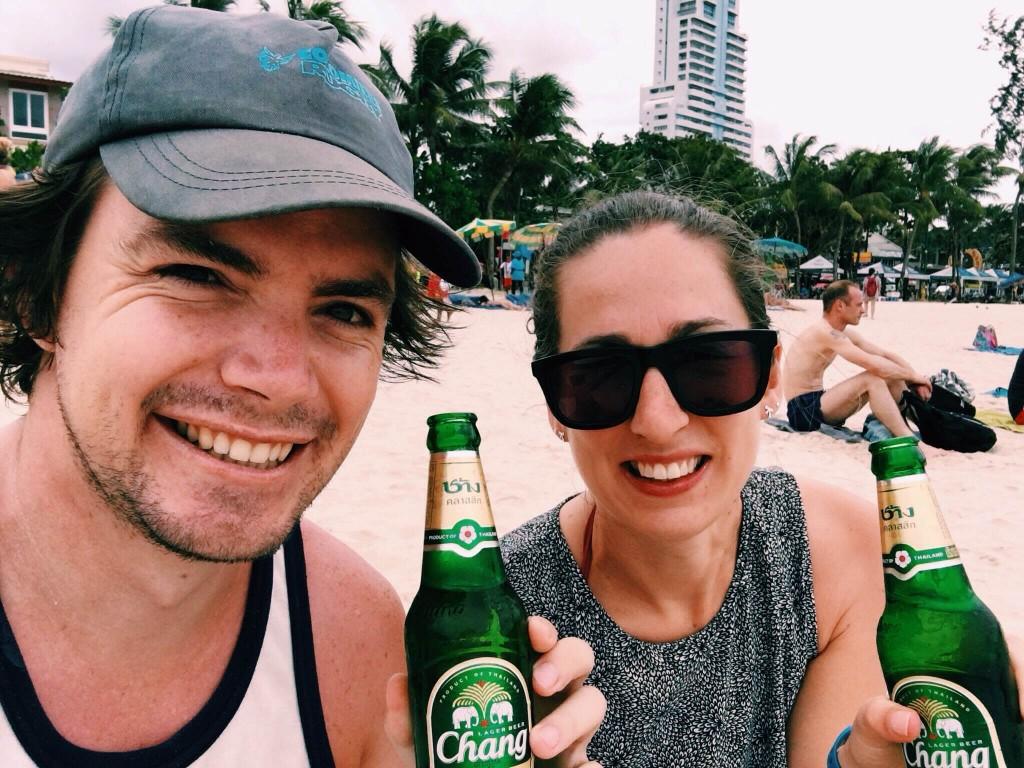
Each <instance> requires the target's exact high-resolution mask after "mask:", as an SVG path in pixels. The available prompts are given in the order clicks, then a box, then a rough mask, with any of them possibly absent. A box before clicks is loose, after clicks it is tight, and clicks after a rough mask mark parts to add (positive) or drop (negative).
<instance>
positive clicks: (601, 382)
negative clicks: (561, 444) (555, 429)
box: [544, 354, 635, 429]
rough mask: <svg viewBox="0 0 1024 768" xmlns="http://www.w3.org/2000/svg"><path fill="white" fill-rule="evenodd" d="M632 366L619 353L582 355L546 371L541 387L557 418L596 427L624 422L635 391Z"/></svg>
mask: <svg viewBox="0 0 1024 768" xmlns="http://www.w3.org/2000/svg"><path fill="white" fill-rule="evenodd" d="M634 369H635V366H634V365H633V364H632V362H631V360H630V359H629V358H627V357H624V356H621V355H614V354H611V355H601V356H594V357H585V358H581V359H578V360H572V361H569V362H565V363H562V364H561V365H559V366H557V367H556V368H554V369H553V370H551V371H549V373H548V376H547V377H546V378H547V382H546V383H545V385H544V389H545V391H546V392H548V393H549V397H548V401H549V403H551V405H552V408H551V410H552V411H553V412H554V413H555V415H556V416H557V417H558V419H559V421H561V422H562V423H564V424H566V425H567V426H570V427H576V428H580V429H587V428H591V429H599V428H601V427H606V426H607V427H610V426H614V425H615V424H619V423H621V422H622V421H625V420H626V418H628V416H629V411H630V408H631V402H630V401H631V398H632V394H633V390H634V377H635V372H634Z"/></svg>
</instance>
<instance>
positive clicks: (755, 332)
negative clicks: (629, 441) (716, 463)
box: [533, 329, 778, 429]
mask: <svg viewBox="0 0 1024 768" xmlns="http://www.w3.org/2000/svg"><path fill="white" fill-rule="evenodd" d="M777 344H778V334H777V333H776V332H775V331H772V330H762V329H744V330H737V331H717V332H714V333H699V334H694V335H692V336H686V337H683V338H680V339H673V340H672V341H666V342H665V343H663V344H658V345H656V346H653V347H635V346H621V347H619V346H615V347H601V348H592V349H576V350H573V351H571V352H562V353H560V354H557V355H551V356H550V357H544V358H541V359H540V360H534V362H533V375H534V377H535V378H536V379H537V381H538V382H539V383H540V388H541V390H543V392H544V399H545V400H546V401H547V404H548V408H550V409H551V412H552V413H553V414H554V416H555V418H556V419H558V421H559V422H560V423H562V424H564V425H565V426H567V427H569V428H570V429H606V428H608V427H614V426H616V425H617V424H622V423H623V422H624V421H628V420H629V419H631V418H632V417H633V413H634V412H635V411H636V404H637V402H638V401H639V400H640V386H641V384H642V383H643V379H644V375H645V374H646V373H647V371H648V369H650V368H652V367H653V368H657V369H658V371H659V372H660V373H661V375H662V376H664V377H665V381H666V382H668V387H669V389H670V390H671V391H672V395H673V397H675V399H676V402H677V403H679V407H680V408H682V409H683V410H684V411H687V412H688V413H692V414H694V415H696V416H728V415H730V414H733V413H740V412H742V411H745V410H747V409H748V408H752V407H753V406H754V405H756V404H757V403H758V401H759V400H760V399H761V398H762V397H764V393H765V390H766V389H767V388H768V376H769V374H770V373H771V368H772V354H773V352H774V350H775V346H776V345H777Z"/></svg>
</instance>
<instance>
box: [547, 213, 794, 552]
mask: <svg viewBox="0 0 1024 768" xmlns="http://www.w3.org/2000/svg"><path fill="white" fill-rule="evenodd" d="M558 292H559V303H558V311H559V325H560V331H561V338H560V343H559V351H562V352H564V351H568V350H572V349H576V348H579V347H582V346H591V345H594V344H600V343H601V340H602V338H603V337H617V338H618V339H620V340H622V341H625V342H627V343H629V344H635V345H638V346H651V345H654V344H660V343H662V342H664V341H667V340H668V339H670V338H673V337H678V336H680V335H682V334H688V333H707V332H712V331H724V330H732V329H741V328H749V327H750V323H749V321H748V319H747V316H746V313H745V312H744V310H743V305H742V304H741V303H740V299H739V296H738V295H737V292H736V289H735V287H734V286H733V284H732V281H731V280H730V279H729V276H728V274H727V273H726V269H725V259H724V256H723V254H722V250H721V247H720V246H718V245H717V244H715V243H714V242H712V241H710V240H706V239H701V238H696V237H693V236H691V235H687V234H683V233H681V232H680V231H679V230H678V229H677V228H676V227H675V225H672V224H658V225H654V226H651V227H647V228H643V229H635V230H633V231H631V232H628V233H626V234H616V235H612V236H609V237H605V238H604V239H602V240H600V241H599V242H598V243H597V244H596V245H594V246H593V247H591V248H590V249H589V250H587V251H585V252H583V253H581V254H578V255H577V256H576V257H574V258H573V259H571V260H570V261H568V262H567V263H566V264H565V265H564V266H563V267H562V268H561V271H560V274H559V277H558ZM776 352H777V351H776ZM775 368H777V365H776V366H775ZM777 379H778V376H777V373H776V371H774V370H773V373H772V378H771V381H770V382H769V391H768V393H767V394H766V395H765V399H764V400H763V401H762V403H774V402H775V401H776V399H777V395H776V393H775V392H773V391H772V390H773V388H774V387H775V386H776V385H777ZM763 410H764V407H763V404H759V405H757V406H756V407H754V408H751V409H750V410H748V411H745V412H743V413H738V414H735V415H731V416H716V417H703V416H694V415H692V414H689V413H687V412H686V411H684V410H682V409H681V408H680V407H679V405H678V404H677V403H676V400H675V398H674V397H673V396H672V393H671V391H670V390H669V388H668V385H667V383H666V382H665V379H664V377H663V376H662V375H661V373H660V372H659V371H658V370H657V369H655V368H651V369H649V370H648V371H647V372H646V374H645V376H644V379H643V384H642V387H641V391H640V399H639V402H638V403H637V407H636V413H635V414H634V415H633V417H632V418H631V419H630V420H628V421H626V422H624V423H622V424H619V425H618V426H615V427H610V428H608V429H598V430H566V431H567V432H568V433H569V436H570V437H569V444H570V446H571V448H572V452H573V457H574V458H575V461H576V465H577V467H578V468H579V471H580V475H581V476H582V477H583V480H584V482H585V483H586V485H587V488H588V489H589V490H590V492H591V494H592V495H593V496H594V498H595V500H596V502H597V505H598V507H599V508H600V509H601V513H602V515H603V516H605V519H609V518H611V519H614V520H615V522H616V523H618V524H620V525H622V526H624V527H626V528H631V529H633V530H635V531H636V532H637V533H638V534H641V535H644V534H646V535H663V534H673V535H677V536H683V537H688V536H692V535H695V534H697V533H699V532H700V531H702V530H704V529H705V528H707V527H708V526H710V525H712V524H713V523H714V522H715V520H716V519H718V518H719V517H720V516H721V515H724V514H727V513H729V512H731V511H732V509H733V508H735V507H736V505H737V504H738V499H739V492H740V489H741V488H742V487H743V485H744V483H745V482H746V479H747V476H748V475H749V473H750V470H751V469H752V468H753V466H754V460H755V457H756V455H757V445H758V433H759V429H760V427H759V425H760V422H761V415H762V414H763ZM552 421H554V420H553V417H552ZM554 426H556V427H557V428H559V429H563V427H561V426H560V425H558V424H557V422H554ZM680 473H682V474H680ZM676 475H679V476H676ZM673 476H676V477H674V478H673ZM658 478H663V479H658Z"/></svg>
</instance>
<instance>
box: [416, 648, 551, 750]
mask: <svg viewBox="0 0 1024 768" xmlns="http://www.w3.org/2000/svg"><path fill="white" fill-rule="evenodd" d="M531 716H532V713H531V711H530V695H529V691H528V689H527V687H526V680H525V679H523V675H522V673H521V672H520V671H519V669H518V668H516V666H515V665H514V664H511V663H510V662H507V661H505V660H503V659H498V658H493V657H487V658H477V659H471V660H469V661H464V662H462V663H461V664H457V665H456V666H454V667H452V668H451V669H449V670H448V671H447V672H445V673H444V674H443V675H441V677H440V678H439V679H438V681H437V683H436V684H435V685H434V688H433V690H432V691H431V692H430V699H428V700H427V741H428V743H429V744H430V768H434V767H435V766H443V765H455V766H460V765H472V766H475V767H476V768H531V767H532V766H533V755H532V753H531V752H530V741H529V739H530V723H531V722H532V721H531Z"/></svg>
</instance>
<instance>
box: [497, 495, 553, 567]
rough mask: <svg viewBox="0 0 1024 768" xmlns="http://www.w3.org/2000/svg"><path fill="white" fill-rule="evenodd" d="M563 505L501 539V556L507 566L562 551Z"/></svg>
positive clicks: (532, 519) (530, 520)
mask: <svg viewBox="0 0 1024 768" xmlns="http://www.w3.org/2000/svg"><path fill="white" fill-rule="evenodd" d="M564 503H565V502H562V504H564ZM562 504H558V505H557V506H555V507H553V508H551V509H549V510H548V511H547V512H543V513H541V514H539V515H537V516H536V517H534V518H531V519H529V520H527V521H526V522H525V523H523V524H522V525H520V526H519V527H518V528H515V529H513V530H511V531H509V532H508V533H506V534H505V535H504V536H502V537H501V556H502V557H503V558H504V559H505V561H506V564H507V563H508V562H510V561H516V562H518V561H521V560H524V559H533V558H535V557H544V556H547V555H549V554H550V553H551V552H553V551H556V550H558V549H560V545H563V544H564V539H563V537H562V530H561V527H560V524H559V512H560V511H561V509H562Z"/></svg>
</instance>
